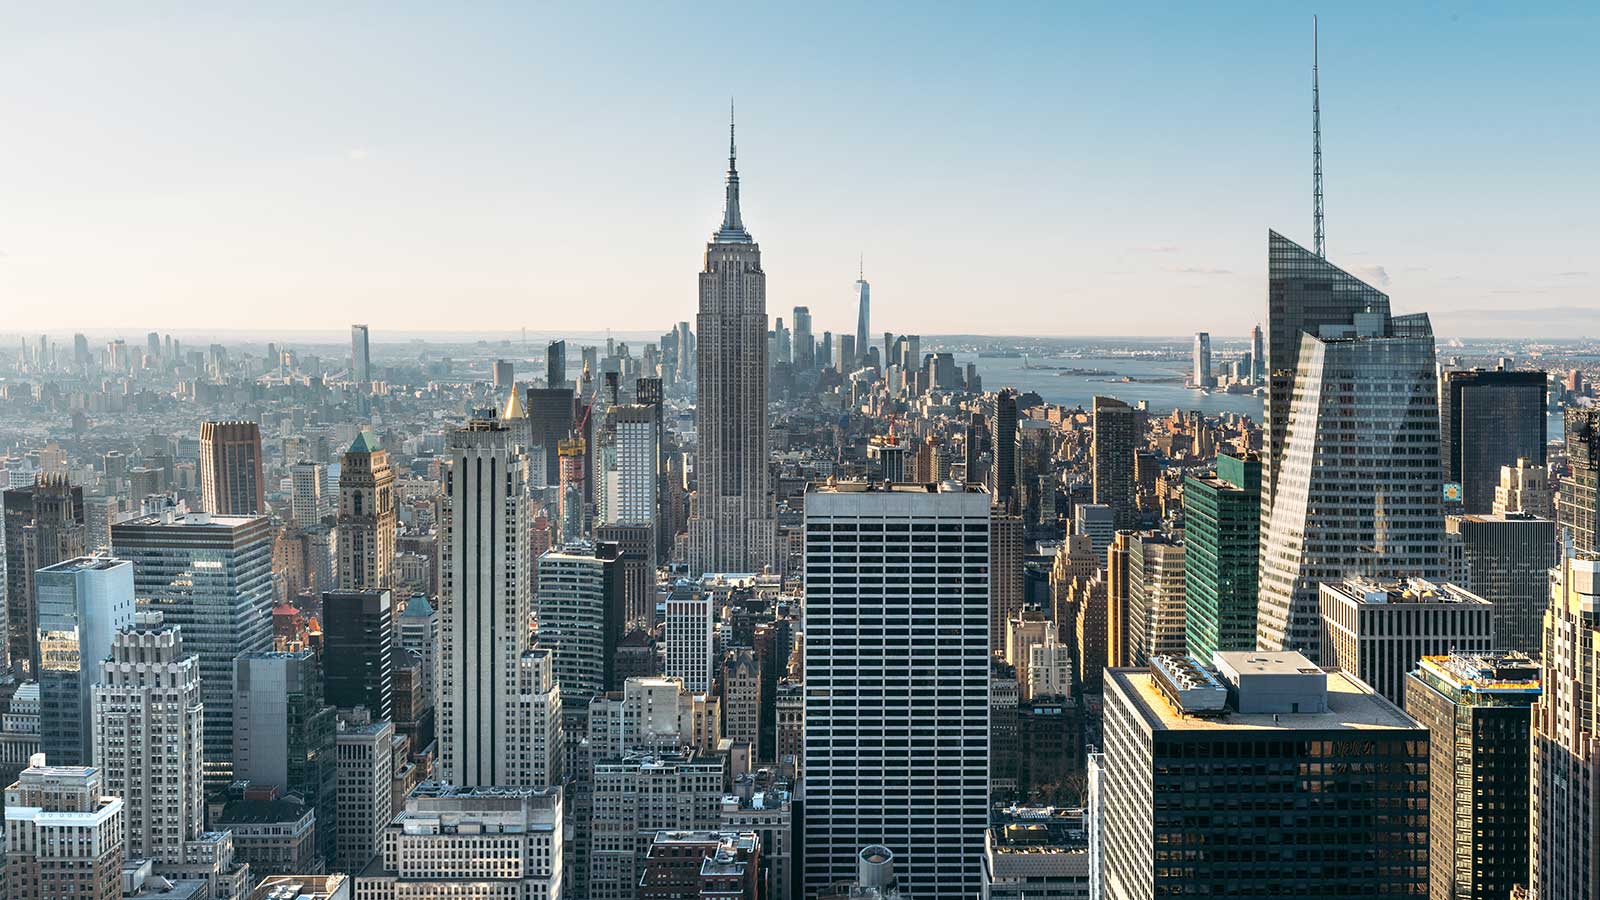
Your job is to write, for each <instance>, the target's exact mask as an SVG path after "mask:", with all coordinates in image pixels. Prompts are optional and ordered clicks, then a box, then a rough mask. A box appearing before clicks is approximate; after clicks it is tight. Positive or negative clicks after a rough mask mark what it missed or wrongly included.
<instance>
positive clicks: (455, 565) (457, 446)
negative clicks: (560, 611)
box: [439, 419, 531, 787]
mask: <svg viewBox="0 0 1600 900" xmlns="http://www.w3.org/2000/svg"><path fill="white" fill-rule="evenodd" d="M446 452H447V453H448V454H449V460H450V474H449V477H448V480H447V481H446V484H445V497H444V504H443V505H444V510H443V519H444V521H443V523H442V524H443V528H442V530H441V537H442V540H441V541H440V562H439V567H440V573H441V578H440V592H439V606H440V609H439V612H440V620H441V624H442V628H441V631H442V634H441V637H440V655H441V656H442V657H443V666H442V670H443V671H442V678H441V684H440V704H439V706H440V709H439V751H440V761H441V764H442V766H443V772H442V774H443V776H444V777H445V778H446V779H448V780H449V781H450V782H451V783H453V784H457V785H462V786H468V787H473V786H485V785H497V784H504V783H505V781H506V775H507V773H506V771H505V768H506V766H507V762H506V759H505V756H504V752H503V751H504V747H505V742H506V740H507V736H508V735H510V734H511V733H512V731H513V724H514V723H513V722H512V721H511V714H512V710H511V709H510V707H509V705H508V704H506V703H505V702H503V701H497V700H496V698H497V697H508V696H511V695H512V694H514V693H515V691H516V687H517V666H518V664H519V660H520V659H521V658H522V654H523V651H525V650H527V649H528V646H529V633H528V629H529V624H528V623H529V622H530V621H531V619H530V613H531V607H530V603H529V575H530V572H529V568H530V566H529V564H528V560H527V558H526V548H527V530H528V504H527V501H526V498H525V496H524V487H523V478H524V470H525V469H526V464H525V461H526V458H525V457H524V456H523V454H522V451H521V450H520V449H519V448H518V447H516V446H515V445H514V444H513V443H512V441H511V432H510V430H509V429H507V428H506V427H505V426H504V425H502V424H501V423H499V422H498V421H489V420H477V419H475V420H473V421H472V422H469V423H468V424H467V426H466V427H464V428H460V429H457V430H456V431H454V432H452V433H451V434H450V435H449V437H448V438H447V440H446Z"/></svg>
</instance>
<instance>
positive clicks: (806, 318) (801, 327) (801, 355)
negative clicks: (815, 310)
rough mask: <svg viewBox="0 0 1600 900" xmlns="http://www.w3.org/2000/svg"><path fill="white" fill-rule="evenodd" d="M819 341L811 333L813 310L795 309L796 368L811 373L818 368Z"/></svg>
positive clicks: (808, 308)
mask: <svg viewBox="0 0 1600 900" xmlns="http://www.w3.org/2000/svg"><path fill="white" fill-rule="evenodd" d="M816 342H817V339H816V337H815V336H814V335H812V333H811V309H810V307H805V306H796V307H795V308H794V367H795V368H796V369H798V370H800V371H803V372H809V371H811V370H812V369H815V368H816V367H817V343H816Z"/></svg>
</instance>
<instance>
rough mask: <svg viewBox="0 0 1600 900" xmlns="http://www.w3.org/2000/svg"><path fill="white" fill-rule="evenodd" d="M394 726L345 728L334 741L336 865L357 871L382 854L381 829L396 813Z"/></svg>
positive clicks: (320, 824)
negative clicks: (337, 792) (336, 801)
mask: <svg viewBox="0 0 1600 900" xmlns="http://www.w3.org/2000/svg"><path fill="white" fill-rule="evenodd" d="M393 742H394V723H393V722H390V721H387V720H379V721H375V722H367V723H363V724H351V725H348V726H342V727H341V728H340V729H339V733H338V735H337V736H336V737H335V739H334V752H335V758H336V768H337V776H336V777H337V779H338V787H339V794H338V798H339V799H338V803H337V806H336V811H337V819H336V820H335V821H333V822H331V823H330V822H324V821H321V820H318V821H317V828H318V830H321V829H325V828H328V827H330V826H331V827H333V828H334V829H336V830H337V832H338V837H337V839H336V840H335V842H334V844H335V851H334V859H333V864H334V865H336V866H338V867H339V868H340V869H342V870H344V871H347V872H352V873H354V872H359V871H361V870H362V869H363V868H364V867H365V866H366V865H367V863H369V862H371V861H372V858H373V857H374V856H376V855H377V854H378V841H379V839H380V838H381V837H382V835H383V828H384V826H385V825H388V824H389V820H390V819H392V818H393V813H394V795H395V790H394V760H395V753H394V748H393V747H392V746H391V745H392V744H393Z"/></svg>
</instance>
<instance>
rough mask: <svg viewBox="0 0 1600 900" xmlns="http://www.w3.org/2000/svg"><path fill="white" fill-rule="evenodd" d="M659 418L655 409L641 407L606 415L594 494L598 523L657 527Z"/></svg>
mask: <svg viewBox="0 0 1600 900" xmlns="http://www.w3.org/2000/svg"><path fill="white" fill-rule="evenodd" d="M657 414H658V413H657V410H656V408H655V407H651V406H638V405H629V406H613V407H611V409H610V410H609V411H607V413H606V421H605V432H604V434H603V435H602V437H601V440H600V461H599V470H600V485H599V487H598V489H597V490H596V491H595V499H596V500H597V503H598V506H599V508H598V509H597V510H596V515H595V521H596V522H597V523H600V524H605V525H617V524H630V525H652V524H654V523H655V521H656V508H657V507H656V489H657V488H658V487H659V484H660V477H661V469H660V464H661V454H660V451H659V448H658V446H657V444H656V440H657V437H658V435H657V426H656V416H657Z"/></svg>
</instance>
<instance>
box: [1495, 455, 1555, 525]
mask: <svg viewBox="0 0 1600 900" xmlns="http://www.w3.org/2000/svg"><path fill="white" fill-rule="evenodd" d="M1493 512H1494V514H1495V515H1497V516H1498V515H1501V514H1504V513H1509V512H1524V513H1527V514H1528V515H1531V516H1538V517H1539V518H1541V519H1550V520H1551V521H1554V520H1555V518H1556V502H1555V496H1554V495H1553V494H1552V493H1551V491H1550V471H1549V469H1547V468H1546V467H1544V466H1535V465H1532V464H1530V463H1529V462H1528V461H1527V460H1525V459H1519V460H1517V464H1516V465H1514V466H1501V467H1500V483H1499V484H1498V485H1497V486H1496V487H1495V489H1494V509H1493Z"/></svg>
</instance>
